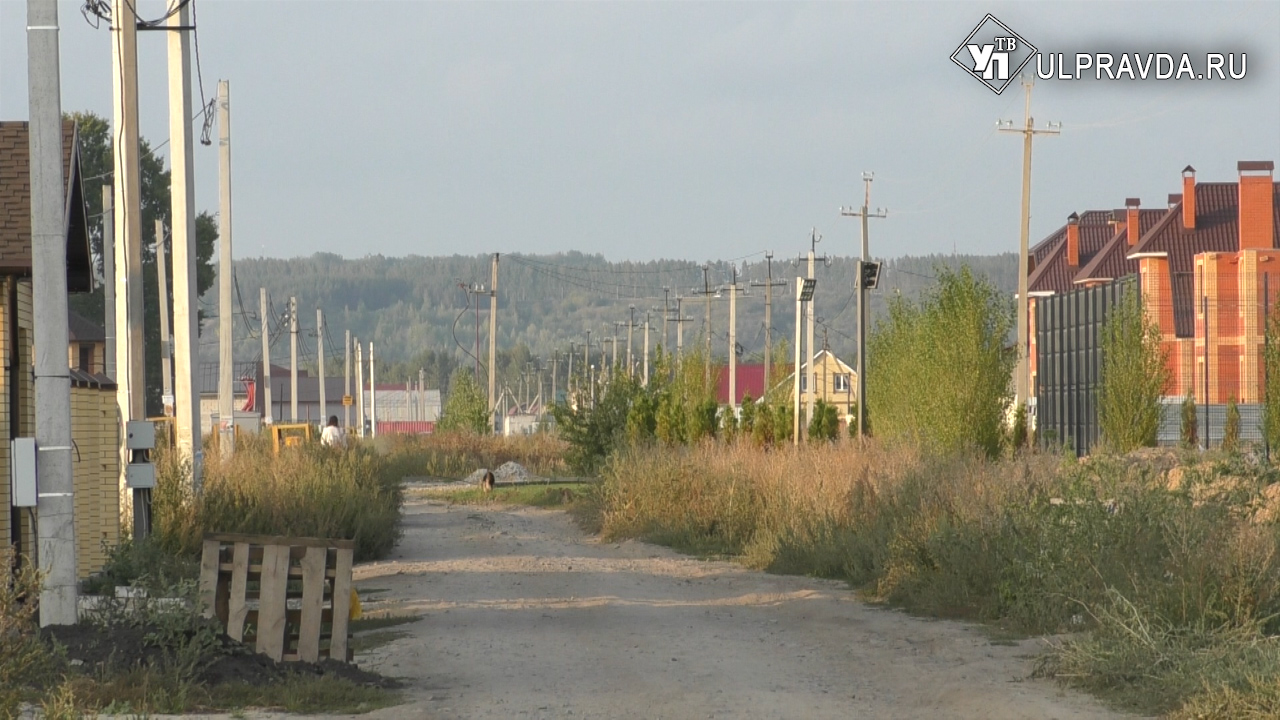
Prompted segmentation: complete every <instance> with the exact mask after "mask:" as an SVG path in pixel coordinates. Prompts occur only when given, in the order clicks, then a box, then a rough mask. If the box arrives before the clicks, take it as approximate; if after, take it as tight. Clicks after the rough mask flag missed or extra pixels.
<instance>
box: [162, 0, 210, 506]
mask: <svg viewBox="0 0 1280 720" xmlns="http://www.w3.org/2000/svg"><path fill="white" fill-rule="evenodd" d="M189 27H191V7H190V6H189V5H187V4H185V3H184V4H180V6H179V9H178V11H177V12H176V13H174V15H173V16H172V17H170V18H169V28H170V29H169V31H168V39H169V47H168V55H169V58H168V59H169V198H170V215H169V220H170V222H169V233H170V246H169V247H170V249H171V250H172V258H173V429H174V434H175V436H176V438H175V439H176V441H177V442H176V443H175V445H176V446H177V450H178V457H179V458H180V459H183V460H190V461H191V487H192V490H193V492H194V493H195V494H196V495H199V494H200V492H201V491H202V489H203V466H204V451H203V450H202V449H201V438H200V388H199V387H198V386H197V384H196V379H195V377H196V376H195V369H196V364H197V363H198V362H199V356H200V348H199V342H200V318H199V311H198V307H199V305H198V302H199V299H198V298H197V293H196V289H197V288H196V284H197V281H196V277H197V276H196V257H197V255H198V253H197V250H196V213H195V206H196V184H195V166H194V164H193V162H192V157H193V155H194V152H193V140H192V130H191V118H192V117H193V116H194V113H193V112H192V109H191V32H190V31H189V30H180V29H179V28H189Z"/></svg>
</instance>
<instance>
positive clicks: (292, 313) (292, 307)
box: [289, 297, 298, 423]
mask: <svg viewBox="0 0 1280 720" xmlns="http://www.w3.org/2000/svg"><path fill="white" fill-rule="evenodd" d="M289 422H291V423H296V422H298V298H296V297H290V298H289Z"/></svg>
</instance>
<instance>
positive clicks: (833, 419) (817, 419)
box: [809, 398, 840, 442]
mask: <svg viewBox="0 0 1280 720" xmlns="http://www.w3.org/2000/svg"><path fill="white" fill-rule="evenodd" d="M839 434H840V412H839V411H838V410H836V406H835V405H831V404H829V403H828V402H827V401H826V400H824V399H822V398H818V400H817V402H815V403H814V404H813V417H812V418H810V419H809V440H811V441H813V442H819V441H831V440H835V439H836V437H837V436H838V435H839Z"/></svg>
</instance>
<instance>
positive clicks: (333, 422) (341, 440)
mask: <svg viewBox="0 0 1280 720" xmlns="http://www.w3.org/2000/svg"><path fill="white" fill-rule="evenodd" d="M320 444H321V445H327V446H328V447H336V448H344V447H346V446H347V434H346V433H344V432H342V429H341V428H339V427H338V416H337V415H330V416H329V424H328V425H326V426H325V428H324V432H321V433H320Z"/></svg>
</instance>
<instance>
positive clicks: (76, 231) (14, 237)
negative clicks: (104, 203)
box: [0, 120, 92, 292]
mask: <svg viewBox="0 0 1280 720" xmlns="http://www.w3.org/2000/svg"><path fill="white" fill-rule="evenodd" d="M29 142H30V141H29V140H28V137H27V123H25V122H21V121H10V122H0V272H10V273H12V272H17V273H29V272H30V271H31V162H30V157H29V156H30V145H29ZM78 142H79V139H78V137H77V135H76V126H75V123H74V122H72V121H70V120H65V121H63V123H62V163H63V173H64V178H65V180H66V183H67V192H68V197H69V198H70V201H69V203H68V204H69V206H70V207H69V213H70V215H69V216H68V217H67V218H66V221H67V289H68V290H69V291H70V292H87V291H88V290H90V289H91V288H92V265H91V259H90V255H89V233H88V222H87V219H86V217H85V209H84V194H83V191H82V189H81V186H80V185H81V179H80V162H79V149H78Z"/></svg>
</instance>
